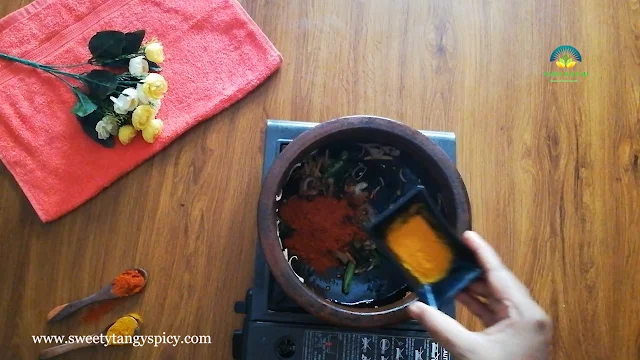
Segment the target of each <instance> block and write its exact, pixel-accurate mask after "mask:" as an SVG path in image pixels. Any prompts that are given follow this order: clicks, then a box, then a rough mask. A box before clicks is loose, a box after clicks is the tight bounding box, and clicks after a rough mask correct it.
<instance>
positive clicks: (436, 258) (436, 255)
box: [386, 209, 453, 284]
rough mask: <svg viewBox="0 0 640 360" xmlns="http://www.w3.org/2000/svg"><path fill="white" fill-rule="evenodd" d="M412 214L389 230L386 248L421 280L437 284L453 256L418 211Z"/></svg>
mask: <svg viewBox="0 0 640 360" xmlns="http://www.w3.org/2000/svg"><path fill="white" fill-rule="evenodd" d="M413 210H415V209H413ZM409 214H411V215H408V216H401V217H400V218H398V219H396V220H395V221H394V222H393V223H392V224H391V225H390V226H389V227H388V229H387V232H386V243H387V246H388V247H389V249H390V250H391V251H392V252H393V253H394V254H395V255H396V256H397V258H398V260H399V261H400V262H401V263H402V265H403V266H404V267H405V268H406V269H407V270H408V271H409V272H410V273H411V274H412V275H413V276H414V277H415V278H416V279H418V281H420V282H421V283H423V284H429V283H434V282H437V281H438V280H441V279H442V278H444V277H445V276H446V275H447V273H448V272H449V268H450V267H451V263H452V261H453V253H452V251H451V249H450V248H449V246H448V245H447V244H446V243H445V242H444V240H443V239H441V237H440V235H439V234H438V232H436V230H435V229H434V228H433V227H431V225H430V224H429V223H428V222H427V220H426V219H425V218H424V217H423V216H422V215H420V214H419V213H417V211H409Z"/></svg>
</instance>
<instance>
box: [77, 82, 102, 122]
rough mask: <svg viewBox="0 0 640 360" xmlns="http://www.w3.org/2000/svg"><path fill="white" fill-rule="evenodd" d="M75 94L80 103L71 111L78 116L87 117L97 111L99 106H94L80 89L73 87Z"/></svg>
mask: <svg viewBox="0 0 640 360" xmlns="http://www.w3.org/2000/svg"><path fill="white" fill-rule="evenodd" d="M73 93H74V94H75V95H76V98H77V99H78V101H77V102H76V104H75V105H74V106H73V109H71V111H72V112H73V113H74V114H76V115H78V116H87V115H89V114H91V113H92V112H94V111H96V109H97V108H98V105H96V104H94V103H93V101H91V99H89V97H88V96H87V95H86V94H85V93H83V92H82V90H80V88H77V87H73Z"/></svg>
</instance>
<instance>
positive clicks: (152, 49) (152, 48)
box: [144, 41, 164, 64]
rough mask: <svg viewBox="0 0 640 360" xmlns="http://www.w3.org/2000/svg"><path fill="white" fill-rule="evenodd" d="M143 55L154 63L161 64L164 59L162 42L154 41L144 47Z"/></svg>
mask: <svg viewBox="0 0 640 360" xmlns="http://www.w3.org/2000/svg"><path fill="white" fill-rule="evenodd" d="M144 55H145V56H146V57H147V59H149V61H153V62H154V63H156V64H162V62H163V61H164V48H163V47H162V43H160V42H157V41H154V42H152V43H151V44H149V45H147V46H146V47H145V48H144Z"/></svg>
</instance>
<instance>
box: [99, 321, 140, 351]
mask: <svg viewBox="0 0 640 360" xmlns="http://www.w3.org/2000/svg"><path fill="white" fill-rule="evenodd" d="M139 324H142V317H141V316H140V315H138V314H129V315H126V316H123V317H121V318H120V319H118V320H117V321H116V322H115V323H113V325H111V326H110V327H109V329H108V330H107V344H109V345H125V344H129V343H131V341H133V335H135V333H136V329H137V328H138V326H139Z"/></svg>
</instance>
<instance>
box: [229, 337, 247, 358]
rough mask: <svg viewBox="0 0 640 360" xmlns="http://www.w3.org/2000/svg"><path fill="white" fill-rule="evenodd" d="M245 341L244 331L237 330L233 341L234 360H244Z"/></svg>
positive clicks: (232, 352)
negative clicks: (243, 346) (243, 348)
mask: <svg viewBox="0 0 640 360" xmlns="http://www.w3.org/2000/svg"><path fill="white" fill-rule="evenodd" d="M243 340H244V334H243V332H242V330H236V331H234V332H233V340H232V345H231V354H232V355H233V360H242V345H243V344H242V343H243Z"/></svg>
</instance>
